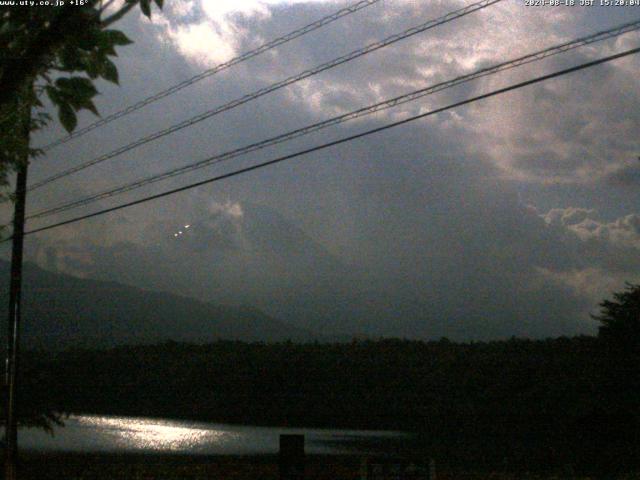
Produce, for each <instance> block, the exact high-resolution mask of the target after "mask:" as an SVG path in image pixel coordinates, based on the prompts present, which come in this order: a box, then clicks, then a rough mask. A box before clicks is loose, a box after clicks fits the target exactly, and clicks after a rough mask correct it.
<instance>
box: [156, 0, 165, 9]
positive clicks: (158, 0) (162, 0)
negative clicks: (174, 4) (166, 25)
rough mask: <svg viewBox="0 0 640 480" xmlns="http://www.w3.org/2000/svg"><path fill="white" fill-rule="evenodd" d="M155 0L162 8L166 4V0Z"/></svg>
mask: <svg viewBox="0 0 640 480" xmlns="http://www.w3.org/2000/svg"><path fill="white" fill-rule="evenodd" d="M155 1H156V5H158V8H159V9H160V10H162V7H163V5H164V0H155Z"/></svg>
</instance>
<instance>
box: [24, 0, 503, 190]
mask: <svg viewBox="0 0 640 480" xmlns="http://www.w3.org/2000/svg"><path fill="white" fill-rule="evenodd" d="M501 1H503V0H482V1H480V2H476V3H473V4H470V5H467V6H466V7H464V8H461V9H458V10H455V11H453V12H449V13H447V14H446V15H443V16H442V17H439V18H436V19H433V20H429V21H427V22H425V23H423V24H421V25H418V26H415V27H412V28H409V29H407V30H405V31H404V32H401V33H397V34H394V35H391V36H390V37H387V38H385V39H384V40H381V41H378V42H374V43H371V44H369V45H367V46H366V47H363V48H360V49H358V50H354V51H352V52H351V53H348V54H346V55H343V56H341V57H338V58H335V59H333V60H330V61H329V62H326V63H323V64H321V65H318V66H316V67H314V68H311V69H309V70H305V71H304V72H302V73H299V74H297V75H294V76H292V77H289V78H287V79H285V80H282V81H280V82H277V83H274V84H271V85H269V86H267V87H264V88H261V89H259V90H257V91H255V92H253V93H250V94H247V95H244V96H243V97H240V98H238V99H235V100H232V101H231V102H229V103H226V104H224V105H220V106H218V107H215V108H214V109H212V110H209V111H207V112H204V113H201V114H199V115H196V116H195V117H192V118H190V119H188V120H184V121H182V122H180V123H178V124H176V125H173V126H171V127H168V128H165V129H163V130H160V131H157V132H154V133H152V134H150V135H147V136H145V137H142V138H140V139H138V140H135V141H134V142H132V143H129V144H128V145H125V146H122V147H120V148H117V149H115V150H113V151H111V152H109V153H106V154H104V155H101V156H99V157H97V158H94V159H93V160H89V161H88V162H84V163H81V164H79V165H77V166H75V167H71V168H69V169H67V170H64V171H62V172H59V173H57V174H55V175H52V176H50V177H48V178H45V179H44V180H41V181H40V182H36V183H34V184H32V185H31V186H30V187H29V190H30V191H33V190H35V189H37V188H40V187H42V186H44V185H47V184H48V183H51V182H53V181H55V180H58V179H60V178H63V177H67V176H69V175H72V174H74V173H77V172H79V171H81V170H84V169H85V168H88V167H91V166H93V165H96V164H98V163H101V162H104V161H106V160H109V159H111V158H114V157H117V156H118V155H121V154H123V153H125V152H128V151H130V150H133V149H135V148H137V147H140V146H142V145H145V144H147V143H149V142H152V141H154V140H157V139H159V138H162V137H164V136H166V135H169V134H171V133H175V132H177V131H179V130H182V129H184V128H187V127H191V126H192V125H195V124H196V123H199V122H202V121H203V120H207V119H208V118H211V117H213V116H214V115H218V114H220V113H222V112H225V111H227V110H231V109H233V108H236V107H238V106H240V105H243V104H245V103H247V102H250V101H252V100H255V99H257V98H260V97H262V96H264V95H267V94H269V93H272V92H275V91H276V90H280V89H282V88H284V87H287V86H289V85H292V84H294V83H296V82H299V81H301V80H304V79H306V78H309V77H311V76H313V75H316V74H318V73H321V72H324V71H326V70H329V69H331V68H334V67H336V66H338V65H341V64H343V63H347V62H350V61H351V60H354V59H356V58H358V57H362V56H364V55H366V54H368V53H371V52H374V51H376V50H379V49H381V48H384V47H386V46H388V45H391V44H393V43H396V42H398V41H400V40H404V39H405V38H408V37H411V36H413V35H416V34H418V33H421V32H424V31H426V30H429V29H431V28H434V27H437V26H439V25H443V24H445V23H448V22H451V21H453V20H456V19H458V18H460V17H463V16H466V15H469V14H471V13H474V12H476V11H478V10H482V9H484V8H487V7H488V6H490V5H493V4H495V3H499V2H501Z"/></svg>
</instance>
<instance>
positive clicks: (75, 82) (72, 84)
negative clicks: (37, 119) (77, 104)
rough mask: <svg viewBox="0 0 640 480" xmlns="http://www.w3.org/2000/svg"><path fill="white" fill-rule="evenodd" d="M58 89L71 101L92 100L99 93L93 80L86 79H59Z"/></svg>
mask: <svg viewBox="0 0 640 480" xmlns="http://www.w3.org/2000/svg"><path fill="white" fill-rule="evenodd" d="M56 87H58V89H60V90H62V92H63V93H64V95H65V97H69V99H84V98H91V97H93V96H94V95H95V94H96V93H98V91H97V90H96V87H94V86H93V83H92V82H91V80H90V79H88V78H84V77H69V78H59V79H58V80H56Z"/></svg>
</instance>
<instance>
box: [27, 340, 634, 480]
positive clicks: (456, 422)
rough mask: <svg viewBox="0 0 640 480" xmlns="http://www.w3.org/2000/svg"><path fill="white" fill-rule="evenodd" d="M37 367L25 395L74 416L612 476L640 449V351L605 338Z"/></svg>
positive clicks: (33, 359) (287, 346) (152, 355)
mask: <svg viewBox="0 0 640 480" xmlns="http://www.w3.org/2000/svg"><path fill="white" fill-rule="evenodd" d="M23 365H24V368H23V374H24V380H23V383H22V384H23V385H24V390H23V395H24V397H23V398H25V404H29V403H30V404H32V405H37V404H42V403H43V402H44V403H46V404H48V405H49V406H55V408H59V409H62V410H65V411H67V412H77V413H96V414H118V415H142V416H155V417H175V418H188V419H195V420H210V421H217V422H232V423H241V424H254V425H278V426H315V427H349V428H366V429H369V428H370V429H395V430H409V431H412V432H415V433H416V434H417V440H415V441H414V442H412V447H411V448H416V447H417V448H419V449H421V450H425V451H428V452H429V454H430V455H432V456H435V457H437V458H440V459H442V461H446V462H449V463H455V464H470V463H473V464H474V466H475V468H480V466H485V467H486V468H491V469H495V468H505V469H511V468H526V469H535V468H542V469H544V468H553V469H557V468H560V467H561V466H562V465H566V464H573V465H575V466H576V468H591V469H600V470H602V471H607V472H612V471H613V470H619V469H631V468H633V464H634V462H636V461H637V459H638V454H639V453H640V450H639V449H638V445H639V443H640V442H639V440H638V428H637V426H638V421H639V418H638V413H639V412H640V410H639V408H638V407H639V405H640V398H639V397H640V395H639V394H638V392H640V383H639V378H640V375H639V372H640V356H639V354H638V352H635V351H628V350H625V351H618V350H616V349H612V348H610V346H607V345H604V344H603V343H602V342H601V341H599V340H598V339H596V338H593V337H576V338H572V339H569V338H559V339H552V340H536V341H531V340H518V339H512V340H508V341H496V342H489V343H467V344H456V343H452V342H449V341H448V340H446V339H443V340H441V341H438V342H426V343H425V342H419V341H405V340H391V339H388V340H379V341H357V342H356V341H354V342H352V343H347V344H313V343H309V344H293V343H278V344H262V343H241V342H226V341H220V342H217V343H213V344H208V345H190V344H179V343H173V342H170V343H165V344H161V345H156V346H130V347H120V348H114V349H109V350H70V351H65V352H58V353H50V352H30V353H28V354H25V360H24V363H23ZM403 448H409V447H408V446H404V447H403Z"/></svg>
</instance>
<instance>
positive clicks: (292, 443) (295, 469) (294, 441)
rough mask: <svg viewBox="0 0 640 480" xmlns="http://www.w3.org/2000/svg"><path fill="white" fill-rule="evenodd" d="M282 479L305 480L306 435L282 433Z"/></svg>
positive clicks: (280, 464) (280, 462)
mask: <svg viewBox="0 0 640 480" xmlns="http://www.w3.org/2000/svg"><path fill="white" fill-rule="evenodd" d="M279 466H280V480H303V479H304V469H305V454H304V435H284V434H283V435H280V458H279Z"/></svg>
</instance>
